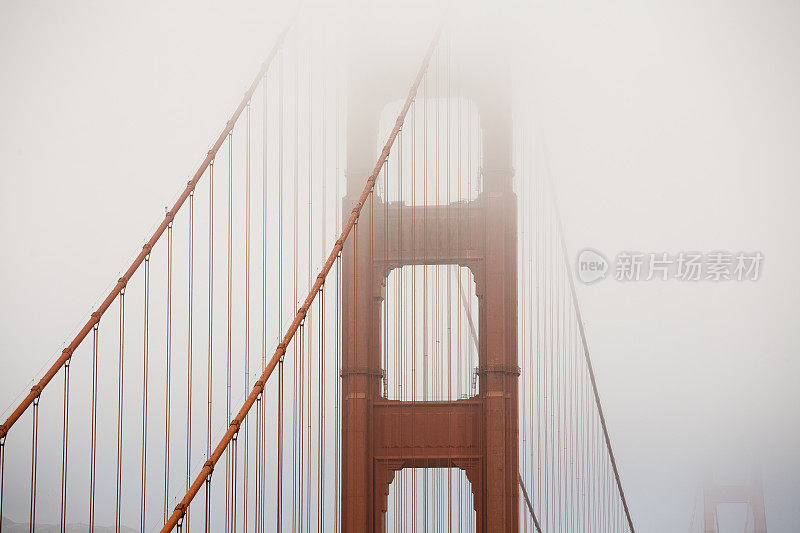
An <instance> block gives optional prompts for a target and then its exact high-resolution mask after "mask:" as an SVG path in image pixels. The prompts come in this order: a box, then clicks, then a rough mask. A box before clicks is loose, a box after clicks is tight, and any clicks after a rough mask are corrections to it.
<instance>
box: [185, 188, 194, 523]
mask: <svg viewBox="0 0 800 533" xmlns="http://www.w3.org/2000/svg"><path fill="white" fill-rule="evenodd" d="M188 255H189V257H188V263H189V264H188V269H189V272H188V274H187V277H188V278H189V279H188V299H189V300H188V302H187V306H188V311H187V317H186V329H187V333H186V490H189V483H190V482H191V476H192V355H193V352H192V332H193V328H192V326H193V321H192V319H193V310H194V309H193V304H194V191H192V193H191V194H190V195H189V252H188ZM185 524H186V533H189V510H188V509H187V510H186V518H185Z"/></svg>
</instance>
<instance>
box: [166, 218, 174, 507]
mask: <svg viewBox="0 0 800 533" xmlns="http://www.w3.org/2000/svg"><path fill="white" fill-rule="evenodd" d="M166 333H167V339H166V341H167V345H166V354H165V355H166V357H165V359H166V361H165V362H166V372H167V373H166V376H165V377H164V382H165V391H164V395H165V398H166V400H165V405H164V522H166V521H167V508H168V507H169V430H170V413H171V408H170V394H171V392H172V391H171V385H172V383H171V373H172V221H171V220H170V222H169V225H168V226H167V332H166Z"/></svg>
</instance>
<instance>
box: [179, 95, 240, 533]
mask: <svg viewBox="0 0 800 533" xmlns="http://www.w3.org/2000/svg"><path fill="white" fill-rule="evenodd" d="M245 128H246V131H245V144H246V147H245V186H244V189H245V193H244V196H245V225H244V226H245V244H244V249H245V253H244V255H245V261H244V265H245V266H244V269H245V278H244V287H245V289H244V388H243V389H242V390H245V391H246V390H248V389H249V388H250V104H249V103H248V104H247V120H246V123H245ZM249 446H250V434H249V431H248V427H247V419H245V420H244V461H243V462H242V509H244V512H243V513H242V529H243V530H244V531H247V481H248V479H247V474H248V463H249V460H248V448H249ZM186 488H187V489H188V488H189V487H188V484H187V487H186Z"/></svg>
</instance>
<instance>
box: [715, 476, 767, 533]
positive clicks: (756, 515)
mask: <svg viewBox="0 0 800 533" xmlns="http://www.w3.org/2000/svg"><path fill="white" fill-rule="evenodd" d="M722 503H745V504H747V506H748V507H749V511H750V512H751V513H752V515H753V531H754V532H755V533H767V517H766V512H765V510H764V487H763V485H762V482H761V478H760V477H759V478H758V479H756V480H755V481H753V482H752V483H750V484H748V485H716V484H712V483H706V486H705V489H704V490H703V533H717V523H716V514H717V513H716V511H717V505H719V504H722Z"/></svg>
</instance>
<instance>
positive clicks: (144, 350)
mask: <svg viewBox="0 0 800 533" xmlns="http://www.w3.org/2000/svg"><path fill="white" fill-rule="evenodd" d="M149 313H150V254H148V255H147V256H146V257H145V259H144V325H143V331H144V334H143V337H144V339H143V342H142V344H143V347H142V364H143V367H142V491H141V499H140V503H139V515H140V522H139V530H140V531H144V525H145V514H146V513H145V511H146V509H147V505H146V502H145V493H146V486H147V483H146V482H147V372H148V367H147V364H148V361H147V359H148V349H147V348H148V344H149V339H148V335H149V332H150V316H149Z"/></svg>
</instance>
